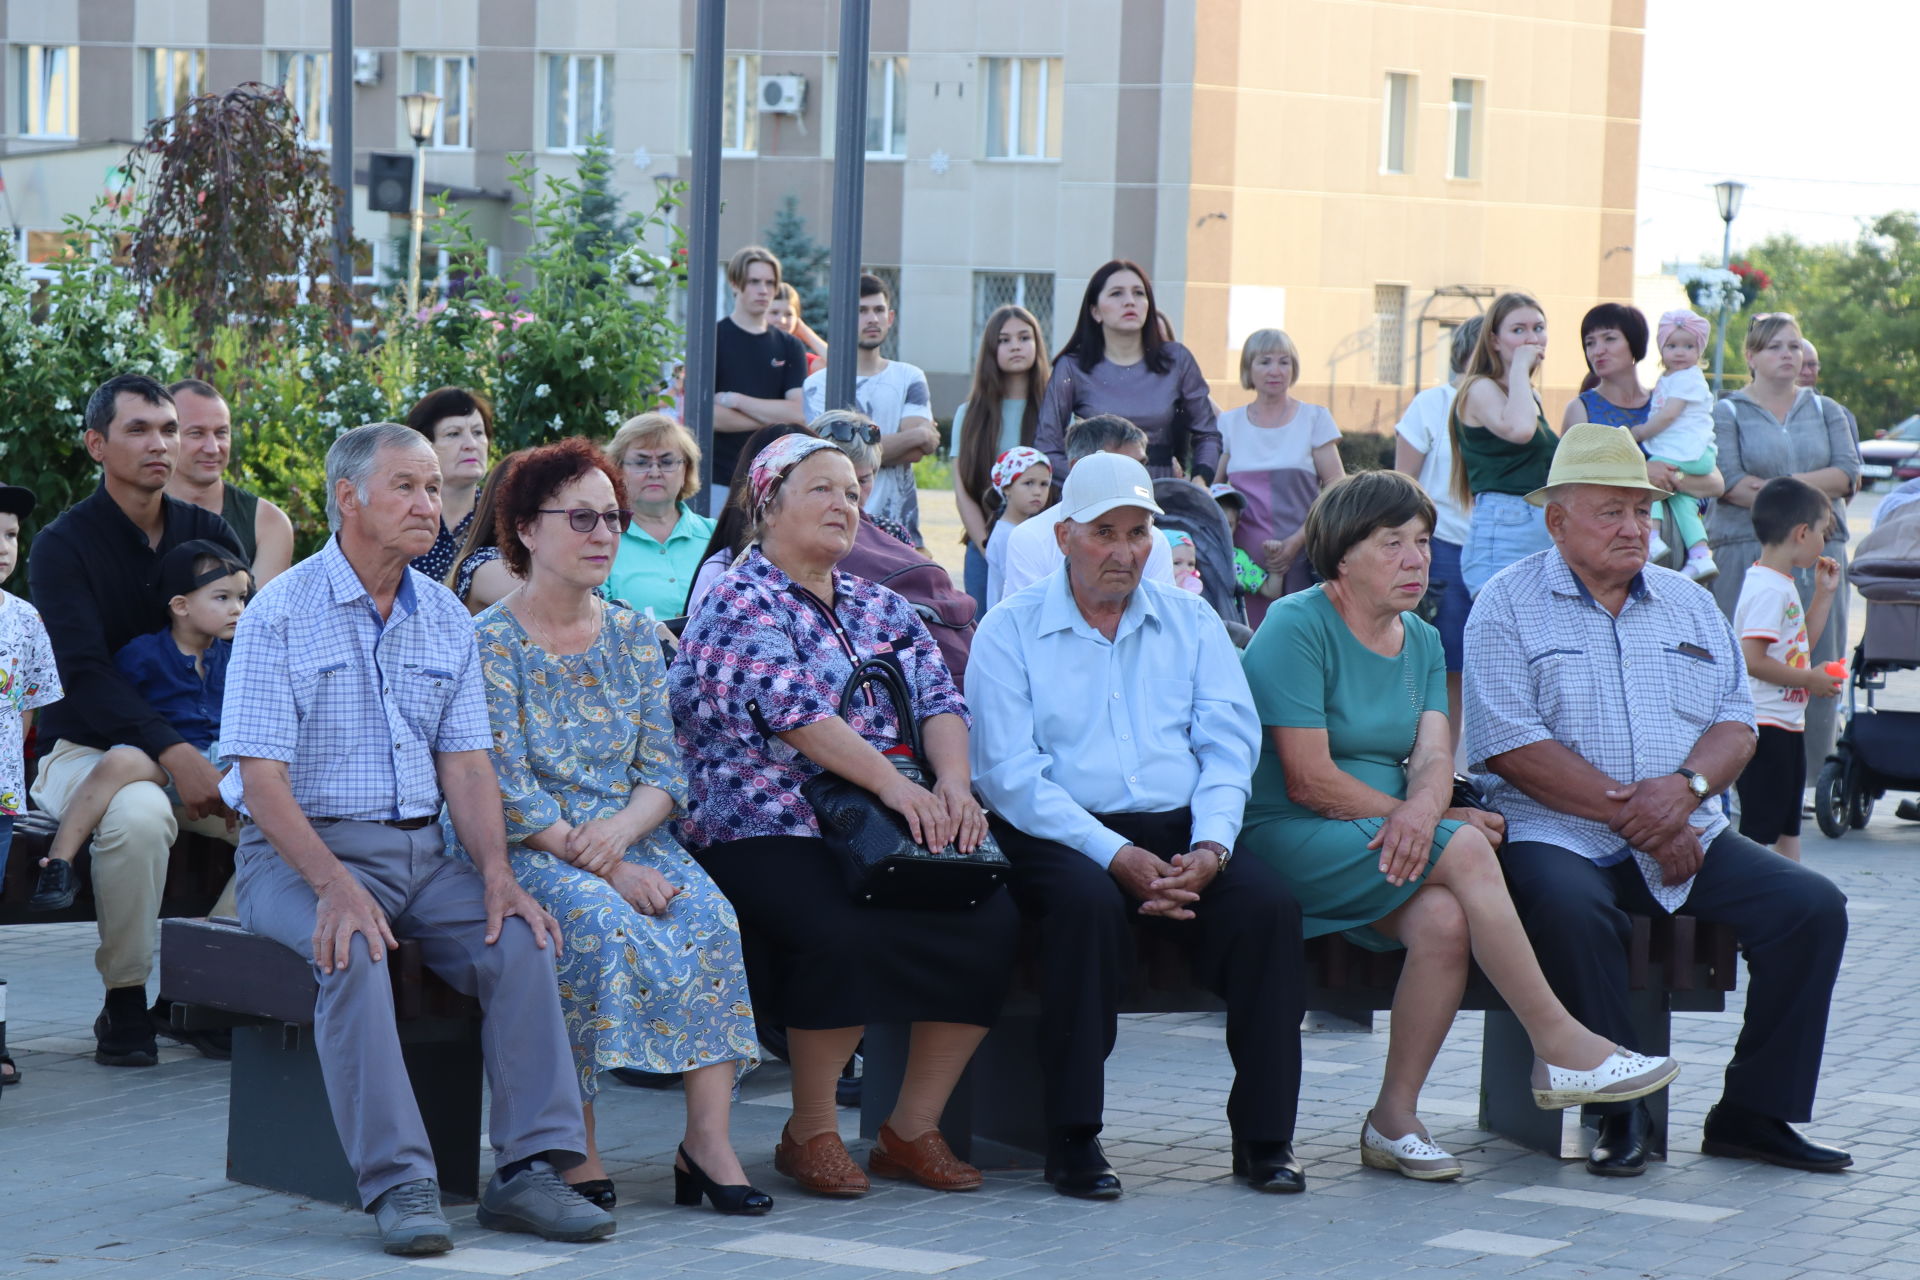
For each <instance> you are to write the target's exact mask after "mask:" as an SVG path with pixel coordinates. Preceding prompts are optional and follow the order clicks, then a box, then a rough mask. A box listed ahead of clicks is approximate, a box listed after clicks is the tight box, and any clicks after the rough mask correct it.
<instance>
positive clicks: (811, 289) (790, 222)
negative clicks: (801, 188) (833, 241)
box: [767, 195, 828, 333]
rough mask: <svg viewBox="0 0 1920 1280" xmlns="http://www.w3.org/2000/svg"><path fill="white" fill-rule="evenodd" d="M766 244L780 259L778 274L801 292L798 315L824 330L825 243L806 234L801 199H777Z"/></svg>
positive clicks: (825, 302)
mask: <svg viewBox="0 0 1920 1280" xmlns="http://www.w3.org/2000/svg"><path fill="white" fill-rule="evenodd" d="M767 248H769V249H771V250H773V256H774V257H776V258H778V259H780V278H781V279H782V280H785V281H786V282H787V283H788V284H791V285H792V286H793V287H794V289H795V290H796V291H798V292H799V294H800V312H801V315H800V318H801V319H802V320H805V321H806V322H807V323H808V324H810V325H812V326H814V327H815V328H817V329H819V330H820V331H821V332H823V333H824V332H825V331H826V324H827V300H828V288H827V286H828V279H827V257H828V252H827V247H826V246H825V245H823V244H821V243H819V242H818V241H816V240H815V239H814V238H813V237H812V236H810V235H808V234H807V220H806V219H805V218H803V217H801V216H800V201H799V200H798V199H797V198H795V197H794V196H791V195H790V196H788V197H787V198H786V199H784V200H782V201H781V202H780V208H779V210H778V211H777V212H776V213H775V214H774V215H773V225H772V226H770V227H768V228H767Z"/></svg>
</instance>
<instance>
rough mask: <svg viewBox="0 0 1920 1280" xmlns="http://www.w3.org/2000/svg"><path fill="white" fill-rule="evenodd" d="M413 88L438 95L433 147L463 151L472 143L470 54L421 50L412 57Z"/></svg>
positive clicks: (471, 56)
mask: <svg viewBox="0 0 1920 1280" xmlns="http://www.w3.org/2000/svg"><path fill="white" fill-rule="evenodd" d="M413 90H414V92H415V93H432V94H438V95H439V97H440V115H439V118H438V119H437V120H435V122H434V127H433V138H432V139H431V140H430V141H429V142H428V143H427V145H428V146H429V147H432V148H434V149H435V150H436V151H466V150H469V149H471V148H472V146H473V55H472V54H462V53H422V54H415V55H414V59H413Z"/></svg>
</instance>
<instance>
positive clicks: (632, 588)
mask: <svg viewBox="0 0 1920 1280" xmlns="http://www.w3.org/2000/svg"><path fill="white" fill-rule="evenodd" d="M607 458H608V460H609V461H611V462H612V463H613V465H614V466H615V468H617V469H618V470H619V472H620V475H621V477H622V479H623V480H624V482H625V484H626V489H627V498H628V500H629V501H630V502H631V503H632V505H633V519H632V520H631V521H630V522H629V523H628V525H627V528H626V531H625V532H623V533H622V534H621V535H620V550H619V553H618V554H617V555H615V557H614V560H613V573H612V574H611V575H610V576H609V577H608V579H607V594H608V595H610V596H612V597H613V598H614V599H615V600H624V601H626V602H627V603H628V604H630V605H632V606H633V607H634V608H636V609H640V610H647V609H651V610H653V616H654V617H655V618H656V619H658V620H659V621H661V622H665V621H666V620H667V619H668V618H678V617H680V616H681V615H682V614H684V613H686V611H687V591H688V589H689V588H690V587H692V586H693V575H694V574H695V573H696V572H698V571H699V568H700V560H701V557H703V556H705V555H706V554H707V539H708V538H711V537H712V536H713V519H712V517H710V516H703V515H701V514H700V513H699V512H697V511H695V510H694V509H693V508H692V507H690V506H688V505H687V499H689V498H691V497H693V495H694V494H696V493H698V492H700V446H699V445H698V444H697V443H695V442H694V438H693V435H692V433H690V432H689V431H688V430H687V429H686V428H685V427H683V426H681V425H680V424H679V423H677V422H675V421H674V420H673V419H672V418H669V417H668V416H667V415H666V414H664V413H643V414H640V415H639V416H638V417H634V418H628V419H627V421H626V425H625V426H622V427H621V428H620V430H619V431H617V432H615V433H614V437H613V443H611V444H609V445H608V446H607Z"/></svg>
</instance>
